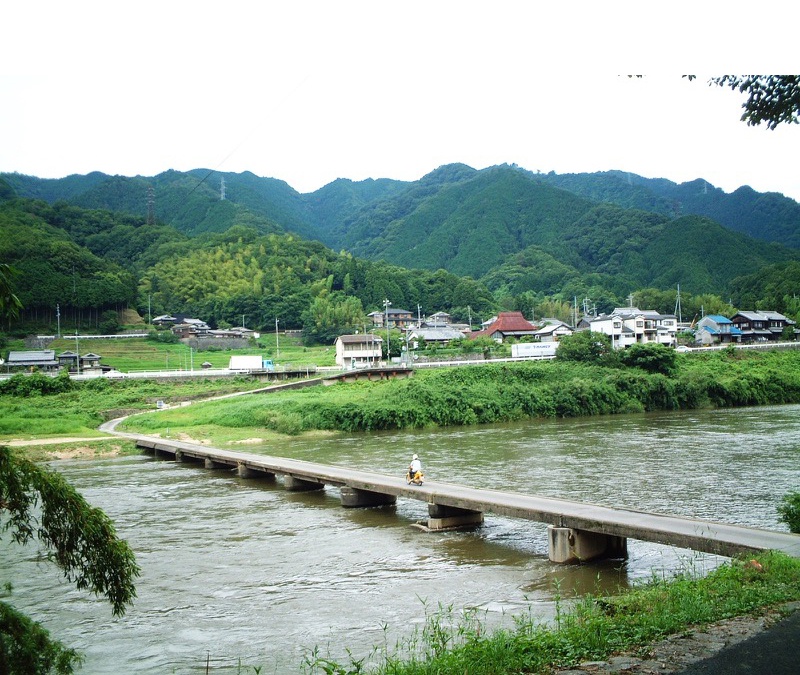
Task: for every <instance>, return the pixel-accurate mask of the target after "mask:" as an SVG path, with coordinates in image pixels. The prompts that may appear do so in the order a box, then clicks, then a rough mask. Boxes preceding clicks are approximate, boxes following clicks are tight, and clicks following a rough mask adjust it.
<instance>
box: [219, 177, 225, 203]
mask: <svg viewBox="0 0 800 675" xmlns="http://www.w3.org/2000/svg"><path fill="white" fill-rule="evenodd" d="M219 200H220V201H221V202H224V201H225V177H224V176H221V177H220V179H219Z"/></svg>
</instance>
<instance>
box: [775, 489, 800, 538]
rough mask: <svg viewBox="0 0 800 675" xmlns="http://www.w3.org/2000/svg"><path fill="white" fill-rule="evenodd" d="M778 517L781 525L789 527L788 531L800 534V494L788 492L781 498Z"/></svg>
mask: <svg viewBox="0 0 800 675" xmlns="http://www.w3.org/2000/svg"><path fill="white" fill-rule="evenodd" d="M778 516H779V520H780V521H781V522H782V523H786V524H787V525H788V526H789V531H790V532H794V533H795V534H800V492H790V493H789V494H787V495H784V496H783V499H782V500H781V503H780V504H779V505H778Z"/></svg>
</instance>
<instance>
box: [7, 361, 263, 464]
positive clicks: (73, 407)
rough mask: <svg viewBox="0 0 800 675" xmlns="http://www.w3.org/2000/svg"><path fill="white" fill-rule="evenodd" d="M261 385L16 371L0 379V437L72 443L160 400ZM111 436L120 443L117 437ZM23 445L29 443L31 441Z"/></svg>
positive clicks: (100, 447) (238, 380)
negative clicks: (77, 379) (73, 376)
mask: <svg viewBox="0 0 800 675" xmlns="http://www.w3.org/2000/svg"><path fill="white" fill-rule="evenodd" d="M262 386H263V384H262V383H260V382H256V381H254V380H252V379H250V378H208V379H201V378H192V379H191V380H188V379H187V380H181V381H175V382H171V381H165V380H107V379H100V378H98V379H96V380H89V381H87V382H72V381H70V380H69V379H67V378H50V377H45V376H36V375H34V376H30V377H23V376H20V377H19V378H12V380H7V381H5V382H3V383H2V384H0V443H9V442H11V441H14V442H29V441H35V440H37V439H38V440H42V441H54V440H59V439H61V440H62V441H63V442H64V443H65V444H72V445H74V443H72V442H71V441H69V439H72V438H78V437H79V438H80V439H87V438H88V439H92V438H98V439H99V438H102V437H104V436H105V434H102V433H101V432H99V431H98V430H97V427H98V426H99V425H100V424H102V423H103V422H104V421H106V420H108V419H112V418H114V417H119V416H122V415H127V414H131V413H135V412H141V411H144V410H155V407H156V401H158V400H163V401H165V402H167V403H168V404H171V405H180V404H182V403H185V402H188V401H193V400H197V399H202V398H208V397H211V396H218V395H222V394H228V393H233V392H237V391H246V390H249V389H255V388H258V387H262ZM113 440H114V442H115V443H116V444H117V445H119V443H120V441H119V439H113ZM84 445H85V444H84ZM25 447H30V443H28V445H26V446H25ZM42 447H45V446H42ZM92 447H93V448H95V447H96V448H97V451H98V452H99V453H100V452H102V451H103V448H104V447H109V448H110V447H111V446H110V445H109V446H104V445H103V444H102V443H101V444H99V445H94V444H93V445H92ZM59 451H65V449H64V448H61V449H58V448H55V447H51V446H47V452H48V453H50V454H51V455H52V454H53V453H56V452H59ZM26 452H28V454H31V453H32V452H33V451H32V450H29V451H26Z"/></svg>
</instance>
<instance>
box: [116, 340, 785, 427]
mask: <svg viewBox="0 0 800 675" xmlns="http://www.w3.org/2000/svg"><path fill="white" fill-rule="evenodd" d="M796 402H800V352H794V351H793V352H767V353H760V354H749V355H746V356H744V357H739V356H738V355H737V356H735V357H734V358H731V357H730V356H728V355H725V354H720V355H716V356H713V357H712V358H710V359H705V358H698V359H695V358H692V359H683V360H681V361H680V362H679V366H678V368H677V372H676V374H675V375H674V376H665V375H662V374H660V373H647V372H645V371H643V370H640V369H638V368H630V367H603V366H597V365H588V364H581V363H569V362H566V363H565V362H558V361H551V362H540V363H509V364H485V365H476V366H470V367H462V368H447V369H438V370H435V371H432V370H431V371H427V370H426V371H423V370H420V371H416V372H415V374H414V377H413V378H411V379H404V380H391V381H380V382H360V383H356V384H348V385H345V384H340V385H336V386H331V387H317V388H309V389H303V390H299V391H288V392H279V393H271V394H268V395H266V394H265V395H258V396H255V397H244V398H237V399H231V400H223V401H215V402H209V403H201V404H198V405H197V406H193V407H192V409H191V410H190V411H180V410H174V411H166V412H164V413H162V414H160V415H158V416H149V417H139V418H136V419H132V420H130V421H129V422H128V423H127V425H126V426H125V428H126V429H128V430H131V431H140V432H143V433H163V431H164V430H165V429H166V428H170V429H171V430H172V431H173V432H177V431H183V432H185V433H187V434H189V435H191V436H194V437H197V429H198V428H199V427H202V428H203V431H204V433H207V434H208V435H207V436H204V438H208V439H210V440H211V441H212V442H216V441H217V439H218V435H217V434H218V433H221V434H223V435H224V434H227V433H228V430H230V429H233V428H238V429H245V428H248V429H250V430H251V432H249V433H250V435H253V436H257V435H259V433H260V432H262V430H269V431H272V432H276V433H283V434H299V433H304V432H308V431H312V430H325V431H348V432H353V431H370V430H384V429H388V430H391V429H403V428H415V427H416V428H422V427H429V426H431V427H432V426H457V425H472V424H484V423H494V422H506V421H514V420H521V419H534V418H547V417H577V416H587V415H608V414H619V413H633V412H643V411H651V410H688V409H695V408H702V407H715V406H719V407H723V406H728V407H729V406H739V405H765V404H778V403H796ZM215 427H216V429H217V431H215Z"/></svg>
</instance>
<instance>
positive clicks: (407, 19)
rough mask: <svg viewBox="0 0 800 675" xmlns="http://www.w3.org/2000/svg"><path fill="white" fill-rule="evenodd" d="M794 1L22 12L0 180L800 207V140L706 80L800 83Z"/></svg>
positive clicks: (328, 4) (39, 7)
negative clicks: (763, 196)
mask: <svg viewBox="0 0 800 675" xmlns="http://www.w3.org/2000/svg"><path fill="white" fill-rule="evenodd" d="M796 6H797V5H796V2H783V0H778V1H777V2H775V1H773V2H770V3H768V7H769V10H768V11H767V9H758V8H759V7H767V5H753V3H743V2H742V3H739V2H736V1H730V0H729V1H727V2H718V1H717V0H706V1H705V2H696V0H693V1H692V2H685V1H684V0H673V1H671V2H660V1H657V0H655V1H652V2H644V1H643V0H635V1H624V2H613V1H611V0H606V1H604V2H589V1H584V0H580V1H575V2H569V1H565V0H560V1H552V2H541V1H539V0H527V1H525V2H504V1H502V0H484V1H483V2H472V1H470V0H461V1H458V2H456V1H450V0H445V1H437V0H427V1H425V2H417V1H415V0H405V1H403V2H394V1H392V2H380V1H378V0H372V1H371V2H367V1H358V2H346V1H335V0H327V1H321V0H314V1H311V0H308V1H304V0H284V1H282V2H271V1H269V0H261V1H260V2H244V1H240V0H224V1H218V2H206V1H205V0H194V1H189V2H186V1H183V0H158V1H150V0H138V1H136V2H131V1H129V0H103V1H101V2H95V1H88V0H71V1H64V0H61V1H59V2H52V1H37V0H27V1H26V2H24V3H23V2H15V3H6V6H5V7H4V8H3V11H2V23H3V31H2V32H3V37H2V39H1V40H0V59H1V60H2V63H3V68H2V72H0V171H17V172H20V173H25V174H30V175H35V176H39V177H43V178H58V177H62V176H66V175H69V174H76V173H77V174H85V173H88V172H90V171H102V172H105V173H108V174H121V175H126V176H134V175H144V176H151V175H155V174H157V173H160V172H162V171H166V170H167V169H177V170H180V171H184V170H189V169H195V168H208V169H217V170H219V171H230V172H239V171H252V172H253V173H255V174H256V175H258V176H269V177H274V178H280V179H282V180H285V181H286V182H288V183H289V184H290V185H291V186H292V187H294V188H295V189H297V190H299V191H300V192H310V191H313V190H316V189H317V188H319V187H321V186H323V185H325V184H326V183H329V182H330V181H332V180H334V179H336V178H339V177H342V178H351V179H353V180H362V179H364V178H370V177H371V178H380V177H388V178H396V179H401V180H416V179H418V178H420V177H421V176H423V175H424V174H426V173H428V172H429V171H432V170H433V169H435V168H436V167H438V166H440V165H442V164H448V163H451V162H463V163H465V164H469V165H470V166H473V167H475V168H483V167H486V166H491V165H494V164H502V163H516V164H518V165H520V166H522V167H524V168H527V169H530V170H532V171H537V170H539V171H543V172H547V171H551V170H553V171H556V172H558V173H569V172H582V171H604V170H608V169H621V170H625V171H630V172H633V173H637V174H641V175H643V176H647V177H664V178H669V179H670V180H673V181H676V182H683V181H687V180H693V179H695V178H705V179H706V180H708V181H709V182H710V183H712V184H713V185H716V186H717V187H721V188H722V189H724V190H725V191H727V192H730V191H732V190H734V189H736V188H737V187H739V186H740V185H750V186H751V187H753V188H754V189H756V190H759V191H776V192H782V193H784V194H785V195H787V196H790V197H793V198H794V199H797V200H800V174H798V171H797V161H798V157H800V126H798V125H792V126H788V127H779V128H778V129H777V130H775V131H769V130H767V129H766V127H764V126H761V127H747V126H746V125H745V124H744V123H743V122H740V121H739V117H740V115H741V108H740V106H741V103H742V101H743V96H742V95H741V94H738V93H737V92H732V91H730V90H728V89H719V88H716V87H715V88H712V87H709V86H708V85H707V84H706V80H707V79H708V77H709V76H710V75H719V74H724V73H729V72H734V73H739V72H767V73H770V72H772V73H775V72H797V71H798V67H797V65H798V62H797V56H798V53H797V48H796V44H797V42H796V27H797V23H798V21H797V20H798V18H800V10H798V9H796ZM740 10H741V11H740ZM626 73H646V74H647V76H646V77H645V78H643V79H629V78H628V77H626V76H625V74H626ZM682 73H696V74H697V75H698V80H695V81H693V82H690V81H688V80H685V79H682V78H681V74H682Z"/></svg>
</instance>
